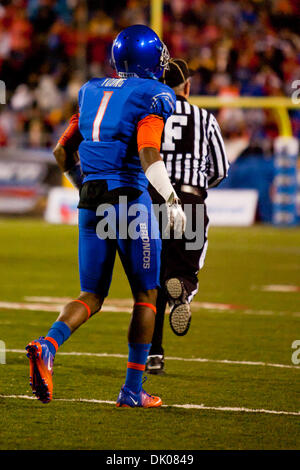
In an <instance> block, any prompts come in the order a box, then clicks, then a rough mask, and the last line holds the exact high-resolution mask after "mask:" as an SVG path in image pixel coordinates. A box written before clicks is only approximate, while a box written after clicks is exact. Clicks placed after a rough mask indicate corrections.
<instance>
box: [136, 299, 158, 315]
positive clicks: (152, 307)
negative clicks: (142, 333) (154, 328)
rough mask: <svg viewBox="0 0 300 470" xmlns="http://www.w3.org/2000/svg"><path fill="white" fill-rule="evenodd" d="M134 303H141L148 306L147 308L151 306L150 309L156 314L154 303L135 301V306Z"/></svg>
mask: <svg viewBox="0 0 300 470" xmlns="http://www.w3.org/2000/svg"><path fill="white" fill-rule="evenodd" d="M136 305H143V306H144V307H149V308H151V310H153V312H154V313H155V314H156V307H155V305H153V304H148V303H147V302H136V303H135V304H134V306H136Z"/></svg>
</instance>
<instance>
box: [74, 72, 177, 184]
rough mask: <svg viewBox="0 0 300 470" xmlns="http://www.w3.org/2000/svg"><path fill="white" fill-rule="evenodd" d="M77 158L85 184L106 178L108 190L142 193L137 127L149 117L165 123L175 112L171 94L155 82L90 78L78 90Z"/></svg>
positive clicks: (168, 89) (140, 79)
mask: <svg viewBox="0 0 300 470" xmlns="http://www.w3.org/2000/svg"><path fill="white" fill-rule="evenodd" d="M78 100H79V112H80V118H79V129H80V132H81V134H82V136H83V139H84V140H83V141H82V142H81V144H80V146H79V155H80V161H81V166H82V170H83V173H84V175H85V179H84V182H86V181H91V180H97V179H105V180H107V183H108V189H109V190H110V189H114V188H117V187H121V186H134V187H137V188H139V189H145V188H146V187H147V186H148V181H147V178H146V177H145V174H144V172H143V169H142V167H141V163H140V159H139V156H138V149H137V125H138V123H139V121H141V119H143V118H144V117H146V116H148V115H149V114H156V115H158V116H161V117H162V118H163V119H164V120H165V121H166V120H167V119H168V117H169V116H170V115H171V114H173V112H174V110H175V103H176V97H175V93H174V92H173V90H172V89H171V88H169V87H168V86H167V85H164V84H162V83H160V82H158V81H157V80H151V79H143V78H128V79H117V78H101V79H98V78H94V79H92V80H90V81H89V82H87V83H86V84H85V85H83V87H82V88H81V89H80V91H79V97H78Z"/></svg>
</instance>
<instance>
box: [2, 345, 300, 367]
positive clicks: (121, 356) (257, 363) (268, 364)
mask: <svg viewBox="0 0 300 470" xmlns="http://www.w3.org/2000/svg"><path fill="white" fill-rule="evenodd" d="M6 352H7V353H18V354H19V353H21V354H25V349H24V350H23V349H6ZM57 354H58V355H60V356H91V357H108V358H110V357H115V358H119V359H126V358H128V355H126V354H109V353H90V352H75V351H71V352H57ZM165 359H166V360H168V361H182V362H210V363H215V364H229V365H231V364H232V365H242V366H244V365H245V366H263V367H279V368H282V369H298V370H300V366H295V365H293V366H292V365H289V364H276V363H271V362H260V361H232V360H230V359H207V358H202V357H195V358H194V357H192V358H186V357H169V356H166V358H165Z"/></svg>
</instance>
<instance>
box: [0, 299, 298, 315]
mask: <svg viewBox="0 0 300 470" xmlns="http://www.w3.org/2000/svg"><path fill="white" fill-rule="evenodd" d="M25 299H27V300H29V299H31V300H32V302H31V303H30V302H7V301H0V309H1V308H2V309H5V310H6V309H8V310H29V311H33V312H57V313H59V312H60V311H61V310H62V308H63V306H64V305H65V303H66V302H68V301H70V300H72V299H68V298H65V299H64V298H63V297H25ZM40 301H42V303H40ZM58 302H61V303H58ZM191 308H192V312H198V311H199V310H201V309H203V310H208V311H210V312H211V313H213V314H215V313H216V314H218V313H225V312H228V313H229V314H233V313H241V314H245V315H266V316H271V315H274V316H285V315H288V316H293V317H299V316H300V312H279V311H273V310H252V309H248V308H247V307H243V306H241V305H240V306H238V305H232V304H218V303H211V302H196V301H195V302H192V304H191ZM101 312H112V313H131V312H132V301H130V299H111V300H107V301H106V302H105V303H104V305H103V307H102V308H101ZM166 313H168V310H167V312H166Z"/></svg>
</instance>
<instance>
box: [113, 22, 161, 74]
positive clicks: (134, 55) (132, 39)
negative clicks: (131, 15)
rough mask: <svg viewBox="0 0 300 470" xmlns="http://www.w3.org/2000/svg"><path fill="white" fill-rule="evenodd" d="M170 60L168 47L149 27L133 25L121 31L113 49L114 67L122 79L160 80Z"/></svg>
mask: <svg viewBox="0 0 300 470" xmlns="http://www.w3.org/2000/svg"><path fill="white" fill-rule="evenodd" d="M169 59H170V54H169V51H168V49H167V47H166V45H165V44H164V43H163V42H162V41H161V40H160V39H159V37H158V36H157V34H156V33H155V32H154V31H153V30H152V29H150V28H148V26H144V25H139V24H137V25H133V26H129V27H128V28H125V29H124V30H123V31H121V32H120V33H119V34H118V36H117V37H116V39H115V40H114V42H113V45H112V49H111V60H112V65H113V67H114V68H115V69H116V71H117V73H118V75H119V77H120V78H128V77H140V78H154V79H156V80H158V79H159V78H160V77H161V76H162V74H163V71H164V69H165V68H167V67H168V63H169Z"/></svg>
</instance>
